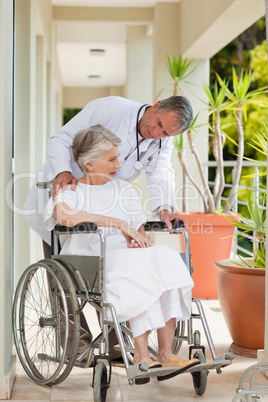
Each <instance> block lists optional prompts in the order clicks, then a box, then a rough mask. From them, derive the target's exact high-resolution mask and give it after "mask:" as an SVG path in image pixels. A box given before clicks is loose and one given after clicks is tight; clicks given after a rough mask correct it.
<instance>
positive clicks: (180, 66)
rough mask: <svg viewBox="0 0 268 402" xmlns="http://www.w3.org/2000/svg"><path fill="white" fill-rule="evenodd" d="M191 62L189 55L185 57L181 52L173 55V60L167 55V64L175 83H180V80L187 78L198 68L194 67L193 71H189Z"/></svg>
mask: <svg viewBox="0 0 268 402" xmlns="http://www.w3.org/2000/svg"><path fill="white" fill-rule="evenodd" d="M191 64H192V60H188V59H187V57H186V58H185V59H183V58H182V55H181V54H180V55H179V56H178V57H176V56H173V60H171V58H170V57H169V55H167V61H166V66H167V68H168V71H169V74H170V75H171V77H172V79H173V80H174V83H175V85H178V83H179V81H183V80H185V78H187V77H188V76H189V75H190V74H192V72H193V71H194V70H195V69H196V67H194V68H193V69H192V70H191V71H188V70H189V67H190V65H191Z"/></svg>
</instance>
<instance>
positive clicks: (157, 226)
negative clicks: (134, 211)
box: [144, 220, 184, 232]
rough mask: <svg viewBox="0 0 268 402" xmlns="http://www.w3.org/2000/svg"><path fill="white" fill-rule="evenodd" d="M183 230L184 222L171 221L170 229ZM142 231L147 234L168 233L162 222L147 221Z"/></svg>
mask: <svg viewBox="0 0 268 402" xmlns="http://www.w3.org/2000/svg"><path fill="white" fill-rule="evenodd" d="M180 228H184V222H183V221H179V220H173V221H172V229H180ZM144 229H145V230H146V231H147V232H157V231H163V230H164V231H165V230H166V231H168V230H169V229H168V227H167V225H166V224H165V223H164V222H161V221H148V222H146V223H145V225H144Z"/></svg>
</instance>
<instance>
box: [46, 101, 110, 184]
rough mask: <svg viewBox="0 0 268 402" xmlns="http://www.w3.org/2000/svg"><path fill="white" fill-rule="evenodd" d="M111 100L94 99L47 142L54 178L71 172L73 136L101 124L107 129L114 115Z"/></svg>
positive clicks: (50, 167) (50, 166)
mask: <svg viewBox="0 0 268 402" xmlns="http://www.w3.org/2000/svg"><path fill="white" fill-rule="evenodd" d="M111 104H112V99H108V98H107V99H106V98H103V99H96V100H94V101H92V102H89V103H88V104H87V105H86V106H85V107H84V109H82V110H81V111H80V112H79V113H78V114H77V115H76V116H74V117H73V118H72V119H71V120H70V121H69V122H68V123H67V124H65V125H64V126H63V127H62V128H61V129H60V130H57V131H55V132H54V133H53V134H52V136H51V137H50V138H49V140H48V160H49V171H50V172H51V173H52V175H53V178H55V177H56V176H57V175H58V174H59V173H61V172H64V171H68V172H72V168H71V161H72V150H71V145H72V143H73V139H74V137H75V135H76V134H77V133H78V132H79V131H80V130H83V129H85V128H89V127H91V126H93V125H95V124H102V125H103V126H105V127H108V128H109V125H111V120H112V119H113V118H114V113H113V110H112V107H111Z"/></svg>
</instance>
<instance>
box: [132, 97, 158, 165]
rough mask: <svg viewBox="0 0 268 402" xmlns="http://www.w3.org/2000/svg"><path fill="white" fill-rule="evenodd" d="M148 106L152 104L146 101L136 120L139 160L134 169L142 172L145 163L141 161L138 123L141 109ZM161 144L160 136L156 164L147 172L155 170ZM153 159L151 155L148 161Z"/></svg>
mask: <svg viewBox="0 0 268 402" xmlns="http://www.w3.org/2000/svg"><path fill="white" fill-rule="evenodd" d="M146 106H150V105H148V104H146V103H145V104H144V105H142V106H141V107H140V108H139V110H138V114H137V121H136V143H137V147H136V149H137V160H136V162H135V163H134V169H135V170H136V172H141V171H142V170H143V163H142V162H141V161H140V149H139V131H138V124H139V117H140V112H141V110H142V109H143V108H144V107H146ZM161 145H162V144H161V138H160V139H159V149H158V153H157V158H156V162H155V165H154V167H153V169H152V170H151V171H150V172H147V173H152V172H153V171H154V170H155V168H156V165H157V161H158V157H159V154H160V151H161ZM152 159H153V157H152V156H150V158H148V161H149V162H150V161H151V160H152Z"/></svg>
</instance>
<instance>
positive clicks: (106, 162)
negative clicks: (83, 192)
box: [86, 145, 121, 185]
mask: <svg viewBox="0 0 268 402" xmlns="http://www.w3.org/2000/svg"><path fill="white" fill-rule="evenodd" d="M118 157H119V152H118V147H117V146H116V145H113V146H112V148H111V149H110V150H108V151H104V152H103V154H102V159H101V160H100V161H99V162H98V163H96V164H93V165H91V164H90V163H87V164H86V167H87V168H88V170H89V173H90V179H91V182H92V184H94V185H100V184H105V183H107V182H108V181H111V180H113V179H114V178H115V174H116V172H117V170H118V169H120V167H121V165H120V162H119V160H118Z"/></svg>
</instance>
